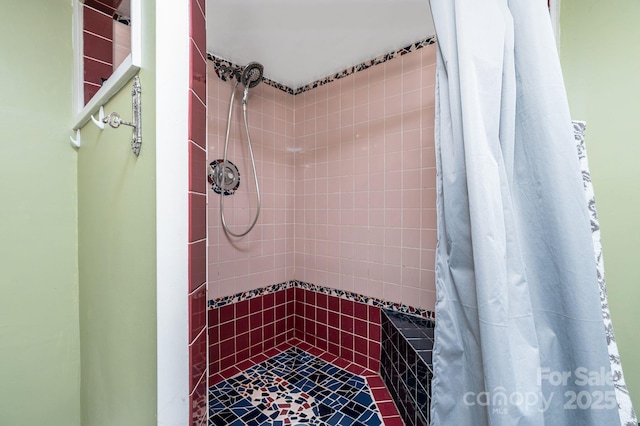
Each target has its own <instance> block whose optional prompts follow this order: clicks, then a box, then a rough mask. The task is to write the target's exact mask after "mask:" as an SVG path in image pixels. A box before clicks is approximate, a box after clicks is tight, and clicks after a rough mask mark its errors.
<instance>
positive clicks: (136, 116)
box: [102, 76, 142, 156]
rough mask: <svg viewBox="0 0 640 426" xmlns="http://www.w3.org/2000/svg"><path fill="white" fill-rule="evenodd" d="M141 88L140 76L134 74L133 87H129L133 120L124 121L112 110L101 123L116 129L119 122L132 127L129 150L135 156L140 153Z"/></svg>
mask: <svg viewBox="0 0 640 426" xmlns="http://www.w3.org/2000/svg"><path fill="white" fill-rule="evenodd" d="M141 94H142V89H141V87H140V78H139V77H138V76H135V77H134V79H133V88H132V89H131V109H132V113H133V121H132V122H131V121H125V120H123V119H122V118H121V117H120V114H118V113H117V112H115V111H114V112H112V113H111V114H109V115H107V116H106V117H104V118H103V119H102V122H103V123H106V124H108V125H109V126H111V127H113V128H114V129H117V128H118V127H120V125H121V124H124V125H125V126H130V127H133V135H132V137H131V150H132V151H133V153H134V154H135V155H136V156H139V155H140V147H141V145H142V100H141ZM103 125H104V124H103Z"/></svg>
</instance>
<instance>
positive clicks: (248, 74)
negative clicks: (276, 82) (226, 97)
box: [241, 62, 264, 109]
mask: <svg viewBox="0 0 640 426" xmlns="http://www.w3.org/2000/svg"><path fill="white" fill-rule="evenodd" d="M263 71H264V67H263V66H262V64H259V63H257V62H249V63H248V64H247V65H246V66H245V67H244V69H243V70H242V76H241V80H242V84H244V93H243V95H242V109H246V108H247V99H248V98H249V89H252V88H254V87H256V86H257V85H258V84H259V83H260V82H261V81H262V73H263Z"/></svg>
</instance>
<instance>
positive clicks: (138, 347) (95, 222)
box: [78, 0, 157, 426]
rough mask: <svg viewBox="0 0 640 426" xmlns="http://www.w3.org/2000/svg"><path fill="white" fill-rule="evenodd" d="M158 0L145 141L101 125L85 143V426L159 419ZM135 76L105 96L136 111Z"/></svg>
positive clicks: (148, 9) (148, 59)
mask: <svg viewBox="0 0 640 426" xmlns="http://www.w3.org/2000/svg"><path fill="white" fill-rule="evenodd" d="M154 11H155V2H154V1H153V0H143V15H144V16H143V40H142V43H143V52H144V53H143V69H142V70H141V72H140V80H141V85H142V111H143V118H142V129H143V135H142V136H143V142H142V149H141V153H140V156H139V157H138V158H136V157H135V155H134V154H133V153H132V152H131V147H130V141H131V128H130V127H127V126H121V127H120V128H119V129H112V128H110V127H107V128H105V130H104V131H99V130H98V128H97V127H96V126H94V125H93V124H87V125H86V126H85V127H84V128H83V129H82V143H83V146H82V147H81V148H80V150H79V151H78V218H79V220H78V234H79V238H78V249H79V271H80V346H81V361H82V368H81V371H82V374H81V395H82V396H81V401H82V404H81V406H82V425H83V426H101V425H104V426H111V425H118V426H128V425H131V426H144V425H155V424H156V400H157V396H156V392H157V378H156V377H157V376H156V373H157V372H156V365H157V362H156V341H157V339H156V221H155V217H156V215H155V192H156V190H155V172H156V170H155V164H156V160H155V154H156V150H155V68H154V67H155V65H154V64H155V39H154V37H155V22H154V16H155V12H154ZM131 84H132V82H131V83H130V84H127V85H126V86H125V87H124V88H123V89H122V90H121V91H120V93H118V94H117V95H116V96H115V97H114V98H112V100H111V101H110V102H109V103H107V104H106V105H105V112H106V113H107V114H108V113H110V112H112V111H117V112H118V113H120V115H121V116H122V117H123V119H125V120H129V119H131V118H132V116H131V95H130V93H131Z"/></svg>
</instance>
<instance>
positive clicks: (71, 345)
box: [0, 0, 80, 426]
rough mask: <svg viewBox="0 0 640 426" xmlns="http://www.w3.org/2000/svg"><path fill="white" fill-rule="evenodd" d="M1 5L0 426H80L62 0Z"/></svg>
mask: <svg viewBox="0 0 640 426" xmlns="http://www.w3.org/2000/svg"><path fill="white" fill-rule="evenodd" d="M0 9H1V12H0V52H1V55H2V58H1V59H0V203H1V207H0V425H8V426H9V425H60V426H73V425H79V424H80V386H79V385H80V350H79V334H78V274H77V271H78V269H77V228H76V224H77V210H76V203H77V193H76V156H77V154H76V152H75V151H74V150H73V148H72V147H71V146H70V144H69V135H71V132H70V127H69V126H70V122H71V107H70V106H71V75H72V63H73V61H72V49H71V43H70V41H71V3H70V2H69V0H31V1H24V0H3V1H2V6H1V7H0Z"/></svg>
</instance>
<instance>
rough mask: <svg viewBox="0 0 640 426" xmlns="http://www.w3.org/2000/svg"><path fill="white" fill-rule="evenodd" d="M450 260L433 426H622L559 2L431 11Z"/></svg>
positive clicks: (442, 262) (480, 3) (440, 307)
mask: <svg viewBox="0 0 640 426" xmlns="http://www.w3.org/2000/svg"><path fill="white" fill-rule="evenodd" d="M431 9H432V13H433V19H434V22H435V26H436V35H437V37H438V46H439V48H438V49H439V50H438V66H437V108H436V148H437V164H438V204H437V207H438V241H439V243H438V249H437V261H436V263H437V265H436V285H437V302H436V322H437V325H436V332H435V334H436V337H435V347H434V380H433V383H432V393H431V395H432V401H431V422H432V424H433V425H436V426H445V425H455V426H464V425H474V426H476V425H479V426H482V425H536V426H537V425H563V426H564V425H580V426H588V425H594V426H610V425H619V424H620V419H619V415H618V407H617V403H616V399H615V392H614V388H613V384H612V380H611V367H610V363H609V358H608V352H607V342H606V337H605V329H604V326H603V319H602V311H601V306H600V298H599V288H598V281H597V274H596V264H595V261H594V249H593V244H592V240H591V231H590V223H589V217H588V212H587V209H586V201H585V195H584V190H583V187H582V178H581V173H580V165H579V161H578V156H577V151H576V146H575V142H574V137H573V129H572V123H571V118H570V114H569V108H568V103H567V100H566V95H565V90H564V85H563V81H562V75H561V71H560V65H559V60H558V57H557V52H556V48H555V41H554V38H553V34H552V29H551V24H550V19H549V14H548V10H547V8H546V2H543V1H541V0H538V1H531V0H510V1H509V0H431Z"/></svg>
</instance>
